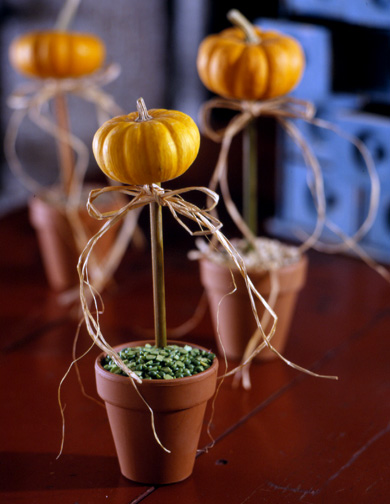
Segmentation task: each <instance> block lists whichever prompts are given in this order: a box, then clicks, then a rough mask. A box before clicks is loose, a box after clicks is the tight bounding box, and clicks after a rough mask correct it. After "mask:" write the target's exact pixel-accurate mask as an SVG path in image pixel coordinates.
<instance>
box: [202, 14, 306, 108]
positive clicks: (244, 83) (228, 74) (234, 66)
mask: <svg viewBox="0 0 390 504" xmlns="http://www.w3.org/2000/svg"><path fill="white" fill-rule="evenodd" d="M227 17H228V19H229V20H230V21H231V22H232V23H234V24H235V25H236V26H235V27H232V28H227V29H226V30H223V31H222V32H221V33H219V34H214V35H209V36H208V37H206V38H205V39H204V40H203V41H202V43H201V44H200V46H199V50H198V57H197V68H198V73H199V77H200V79H201V81H202V82H203V84H204V85H205V86H206V87H207V88H208V89H210V91H213V92H214V93H216V94H218V95H220V96H223V97H224V98H233V99H236V100H264V99H268V98H275V97H278V96H282V95H285V94H287V93H289V92H290V91H291V90H292V89H293V88H294V87H295V86H296V85H297V84H298V83H299V81H300V79H301V77H302V74H303V71H304V67H305V57H304V53H303V50H302V48H301V46H300V44H299V43H298V42H297V41H296V40H295V39H293V38H292V37H289V36H287V35H284V34H280V33H276V32H273V31H262V30H260V29H259V28H257V27H255V26H253V25H252V24H251V23H250V22H249V21H248V20H247V19H246V18H245V17H244V16H243V15H242V14H241V13H240V12H238V11H237V10H235V9H233V10H231V11H229V13H228V16H227Z"/></svg>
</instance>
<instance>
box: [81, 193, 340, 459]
mask: <svg viewBox="0 0 390 504" xmlns="http://www.w3.org/2000/svg"><path fill="white" fill-rule="evenodd" d="M117 191H119V192H121V193H123V194H125V195H127V196H129V197H130V198H131V199H130V201H129V203H127V204H126V205H125V206H124V207H122V208H121V209H119V210H113V211H111V212H104V213H102V212H100V211H99V210H98V209H97V208H96V206H95V205H94V204H93V202H94V201H95V200H96V199H97V198H98V197H99V196H100V195H102V194H104V193H107V192H117ZM191 191H199V192H202V193H204V194H205V195H206V196H207V198H208V200H209V201H211V204H210V205H209V207H208V208H206V209H200V208H199V207H197V206H196V205H194V204H192V203H190V202H188V201H186V200H185V199H184V197H183V196H184V195H185V194H186V193H189V192H191ZM218 199H219V196H218V195H217V194H216V193H215V192H214V191H211V190H210V189H209V188H206V187H187V188H183V189H177V190H165V189H162V188H161V187H160V186H158V185H155V184H153V185H144V186H115V187H105V188H103V189H95V190H93V191H91V193H90V195H89V199H88V204H87V207H88V211H89V213H90V215H91V216H92V217H94V218H96V219H99V220H106V222H105V223H104V224H103V225H102V227H101V228H100V230H99V231H98V232H97V233H96V234H95V236H93V237H92V238H91V239H90V240H89V242H88V243H87V245H86V247H85V248H84V250H83V252H82V253H81V255H80V258H79V262H78V265H77V271H78V274H79V279H80V301H81V307H82V311H83V315H84V321H85V324H86V328H87V331H88V333H89V335H90V337H91V338H92V341H93V344H96V345H97V346H98V347H99V348H100V349H101V350H102V351H103V352H104V353H105V354H107V355H109V356H110V357H111V358H112V359H114V361H115V362H116V363H117V365H118V366H119V367H120V369H122V371H123V372H124V373H125V374H126V375H127V376H128V377H129V378H130V380H131V383H132V385H133V386H134V388H135V390H136V391H137V393H138V395H139V396H140V398H141V400H142V401H143V402H144V404H145V406H146V407H147V408H148V410H149V412H150V415H151V426H152V430H153V434H154V437H155V439H156V441H157V443H158V444H159V445H160V447H161V448H162V449H163V450H165V451H167V452H169V450H167V448H166V447H164V446H163V444H162V443H161V441H160V439H159V437H158V433H157V431H156V427H155V420H154V412H153V409H152V408H151V407H150V405H149V404H148V402H147V401H146V400H145V399H144V397H143V396H142V394H141V392H140V391H139V390H138V387H137V383H140V382H141V379H140V378H139V377H138V376H137V375H136V374H135V373H134V372H133V371H131V370H130V369H129V368H128V367H127V366H126V365H125V364H124V363H123V361H122V360H121V358H120V356H119V354H118V353H117V352H116V351H115V350H114V348H112V347H111V345H110V344H109V343H108V342H107V341H106V339H105V338H104V336H103V333H102V331H101V327H100V322H99V317H100V314H101V313H102V311H103V307H102V306H100V307H99V300H100V301H101V299H100V295H99V293H98V292H96V290H95V288H94V287H93V286H92V285H91V283H90V281H89V275H88V261H89V258H90V255H91V252H92V250H93V248H94V246H95V244H96V243H97V242H98V241H99V239H100V238H101V237H102V236H103V235H104V234H105V233H106V232H107V231H109V229H111V228H112V227H113V226H115V225H116V224H118V222H120V221H121V220H122V219H124V218H126V215H127V214H128V213H129V212H131V211H133V210H138V209H140V208H142V207H144V206H146V205H149V204H151V203H154V202H156V203H157V204H159V205H161V206H165V207H168V209H169V211H170V212H171V214H172V216H173V217H174V219H175V220H176V221H177V222H178V224H180V225H181V226H182V227H183V228H184V229H185V230H186V231H187V232H188V233H189V234H190V235H191V236H210V235H212V236H213V237H215V238H216V240H217V241H218V242H219V244H220V245H221V247H222V248H223V249H224V250H225V251H226V252H227V254H228V255H229V257H230V259H231V260H232V262H233V263H234V264H235V266H236V267H237V269H238V271H239V272H240V274H241V275H242V277H243V279H244V281H245V286H246V289H247V292H248V297H249V302H250V304H251V308H252V312H253V316H254V318H255V320H256V325H257V328H258V330H259V331H260V334H261V335H262V343H261V344H260V345H259V346H258V347H257V348H255V349H254V351H253V353H252V355H251V356H249V358H248V359H247V361H246V362H244V363H242V364H241V365H240V366H239V367H237V368H236V369H235V370H233V371H232V372H230V373H226V374H225V375H224V376H227V375H229V374H231V373H234V372H236V371H237V370H238V369H241V368H242V367H243V366H245V365H246V364H248V363H249V362H250V361H251V359H253V357H254V356H255V355H256V354H257V353H258V352H259V351H261V349H262V348H263V347H264V346H266V347H268V348H269V349H270V350H272V351H273V352H275V354H276V355H277V356H278V357H279V358H280V359H282V360H283V361H284V362H285V363H286V364H288V365H289V366H291V367H292V368H294V369H297V370H300V371H303V372H305V373H307V374H310V375H312V376H317V377H318V376H321V375H318V374H316V373H314V372H312V371H309V370H306V369H304V368H302V367H300V366H298V365H296V364H294V363H292V362H290V361H288V360H287V359H285V358H284V357H283V356H282V355H281V354H280V353H279V352H277V350H276V349H275V348H274V347H273V346H272V343H271V339H272V337H273V335H274V333H275V330H276V324H277V316H276V314H275V313H274V311H273V310H272V308H271V307H270V306H269V305H268V303H267V301H266V300H265V299H264V298H263V297H262V296H261V294H260V293H259V292H258V291H257V290H256V288H255V286H254V285H253V283H252V281H251V279H250V278H249V275H248V272H247V270H246V266H245V263H244V261H243V259H242V258H241V256H240V255H239V253H238V252H237V250H236V249H235V248H234V246H233V245H232V244H231V243H230V241H229V240H228V239H227V238H226V237H225V236H224V235H223V233H222V232H221V227H222V224H221V222H220V221H219V220H218V219H217V218H216V217H215V216H213V215H212V214H211V213H210V212H211V211H212V210H213V209H214V208H215V206H216V205H217V203H218ZM184 219H188V220H189V221H192V222H193V223H195V224H196V226H197V228H198V229H197V230H195V231H193V230H192V229H191V228H190V227H189V226H188V225H187V224H186V222H185V221H184ZM255 298H257V299H258V300H260V302H261V303H262V305H263V306H264V308H265V309H266V311H267V312H268V313H269V315H270V317H272V319H273V323H272V327H271V329H270V331H269V333H268V334H265V332H264V330H263V327H262V324H261V322H260V320H259V316H258V313H257V308H256V304H255ZM224 376H222V377H219V378H223V377H224ZM323 377H325V378H331V379H337V377H335V376H323Z"/></svg>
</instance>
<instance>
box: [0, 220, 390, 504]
mask: <svg viewBox="0 0 390 504" xmlns="http://www.w3.org/2000/svg"><path fill="white" fill-rule="evenodd" d="M0 233H1V234H0V236H1V240H0V257H1V265H0V279H1V280H0V281H1V287H2V288H1V304H0V314H1V321H2V324H1V329H2V330H1V361H0V362H1V365H0V370H1V377H0V379H1V416H0V418H1V426H2V428H1V430H0V432H1V493H0V501H1V502H4V503H28V504H34V503H39V504H45V503H50V504H53V503H56V504H61V503H67V504H75V503H78V504H86V503H87V504H89V503H91V504H92V503H93V504H100V503H115V504H130V503H133V504H134V503H139V502H143V503H145V504H154V503H159V504H168V503H169V504H174V503H180V504H182V503H186V504H191V503H202V504H208V503H210V504H211V503H212V504H217V503H221V504H222V503H223V504H227V503H229V504H243V503H245V504H252V503H253V504H255V503H256V504H257V503H263V502H264V503H278V504H283V503H299V504H301V503H307V504H308V503H312V504H316V503H332V504H336V503H343V504H345V503H348V504H349V503H354V504H356V503H370V504H371V503H372V504H378V503H387V502H390V458H389V452H390V400H389V398H390V364H389V363H390V303H389V301H390V286H389V285H388V284H387V283H386V282H385V281H384V280H383V279H382V278H381V277H379V276H378V275H377V274H376V273H375V272H373V271H372V270H370V269H369V268H368V267H367V266H365V265H363V264H361V263H360V262H358V261H356V260H354V259H351V258H346V257H336V256H326V255H323V254H319V253H314V252H313V253H310V267H309V277H308V281H307V285H306V287H305V288H304V290H303V291H302V293H301V296H300V298H299V303H298V306H297V311H296V316H295V318H294V322H293V327H292V329H291V333H290V339H289V343H288V348H287V349H286V352H285V356H286V357H287V358H288V359H290V360H292V361H293V362H295V363H298V364H300V365H302V366H304V367H306V368H309V369H312V370H315V371H316V372H319V373H324V374H334V375H338V377H339V380H338V381H337V382H334V381H329V380H324V379H316V378H312V377H310V376H307V375H305V374H302V373H300V372H297V371H295V370H293V369H290V368H289V367H287V366H286V365H285V364H283V363H282V362H280V361H275V362H269V363H266V364H256V365H253V366H252V371H251V373H252V374H251V376H252V383H253V387H252V389H251V390H250V391H244V390H242V389H234V388H232V385H231V381H230V380H226V381H225V382H224V384H223V386H222V388H221V390H220V392H219V395H218V397H217V400H216V411H215V415H214V418H213V420H212V425H211V433H212V435H213V437H214V440H215V444H214V446H213V447H212V448H211V449H209V450H208V451H201V452H200V455H199V457H198V458H197V460H196V464H195V470H194V473H193V475H192V476H191V477H190V478H189V479H187V480H186V481H184V482H182V483H179V484H176V485H171V486H166V487H157V488H154V487H148V486H144V485H139V484H135V483H132V482H131V481H128V480H126V479H125V478H124V477H122V476H121V474H120V472H119V469H118V464H117V460H116V456H115V451H114V446H113V442H112V440H111V434H110V431H109V427H108V422H107V419H106V414H105V411H104V409H103V408H102V407H100V406H99V405H98V404H96V403H95V402H93V401H91V400H90V399H88V398H86V397H85V396H84V395H83V394H82V391H81V387H80V384H79V382H78V380H77V376H76V373H75V371H74V369H73V370H72V371H71V372H70V374H69V376H68V377H67V379H66V380H65V382H64V384H63V387H62V399H63V402H64V403H65V404H66V409H65V416H66V429H65V445H64V451H63V454H62V456H61V457H60V458H59V459H58V460H56V456H57V453H58V451H59V448H60V442H61V428H62V427H61V418H60V412H59V407H58V404H57V389H58V385H59V382H60V380H61V378H62V377H63V376H64V374H65V372H66V370H67V368H68V366H69V364H70V362H71V359H72V358H71V355H72V344H73V340H74V336H75V331H76V327H77V313H76V312H75V311H74V310H73V311H72V310H70V309H69V308H68V307H66V306H63V305H61V304H60V302H59V298H58V296H57V295H56V294H55V293H53V292H51V291H50V290H49V289H48V287H47V285H46V280H45V277H44V273H43V269H42V265H41V261H40V255H39V252H38V248H37V244H36V239H35V235H34V233H33V231H32V230H31V228H30V226H29V224H28V220H27V215H26V212H24V211H22V212H19V213H15V214H12V215H10V216H7V217H6V218H3V219H2V221H0ZM148 259H149V258H148V253H146V252H137V251H134V250H130V251H129V254H128V257H127V258H126V261H124V263H123V264H122V266H121V268H120V270H119V271H118V274H117V275H116V284H115V285H112V286H110V288H109V289H108V290H107V291H106V293H105V297H104V300H105V304H106V312H105V314H104V316H103V322H102V325H103V330H104V334H105V336H106V337H107V338H108V339H109V340H110V341H111V342H112V343H120V342H124V341H127V340H131V339H135V338H137V337H139V336H140V335H141V336H145V335H148V330H149V329H151V327H152V324H153V322H152V303H151V278H150V265H149V260H148ZM166 277H167V298H168V301H167V302H168V323H169V325H170V327H173V326H176V325H178V324H180V323H181V322H184V321H185V320H187V319H188V318H189V317H190V316H191V314H192V312H193V310H194V308H195V306H196V304H197V301H198V299H199V297H200V295H201V292H202V289H201V286H200V283H199V275H198V266H197V264H196V263H194V262H190V261H188V260H187V258H186V250H185V248H184V247H183V248H182V249H180V248H178V247H169V246H168V248H167V253H166ZM186 339H187V340H190V341H193V342H197V343H200V344H203V345H205V346H208V347H209V348H214V347H215V344H214V339H213V335H212V329H211V322H210V317H209V315H208V314H206V316H205V317H204V318H203V320H202V321H201V323H200V324H199V325H198V326H197V327H196V328H195V329H194V330H192V332H191V333H190V334H188V336H186ZM88 345H89V339H88V336H87V335H86V333H85V331H83V330H82V332H81V335H80V340H79V345H78V353H81V352H82V351H83V350H84V349H86V348H87V347H88ZM96 355H97V350H95V349H94V350H92V351H91V352H90V353H89V354H88V356H87V357H85V358H84V359H83V360H82V361H81V362H80V372H81V376H82V382H83V384H84V387H85V390H86V392H87V393H88V394H90V395H92V396H94V397H96V392H95V384H94V374H93V368H92V363H93V360H94V358H95V356H96ZM209 415H210V411H208V412H207V417H206V421H207V419H208V418H209ZM209 443H210V439H209V437H208V436H207V433H206V429H204V432H203V433H202V436H201V443H200V448H202V447H205V446H207V445H208V444H209Z"/></svg>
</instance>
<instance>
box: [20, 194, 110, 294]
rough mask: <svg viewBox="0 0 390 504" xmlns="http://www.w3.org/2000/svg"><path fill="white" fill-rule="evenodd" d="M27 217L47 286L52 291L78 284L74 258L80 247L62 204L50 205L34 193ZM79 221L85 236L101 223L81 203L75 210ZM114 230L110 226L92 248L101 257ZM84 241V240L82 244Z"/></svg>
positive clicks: (97, 256) (107, 247)
mask: <svg viewBox="0 0 390 504" xmlns="http://www.w3.org/2000/svg"><path fill="white" fill-rule="evenodd" d="M28 209H29V218H30V223H31V225H32V227H33V228H34V229H35V231H36V235H37V239H38V244H39V249H40V253H41V257H42V262H43V266H44V268H45V273H46V277H47V281H48V284H49V286H50V287H51V288H52V289H53V290H55V291H65V290H67V289H71V288H72V287H75V286H76V285H78V282H79V279H78V275H77V269H76V266H77V261H78V258H79V255H80V249H79V247H77V245H76V241H75V236H74V229H72V226H71V225H70V223H69V219H68V218H67V216H66V213H65V207H64V206H63V205H61V203H60V201H59V202H58V205H54V204H52V203H50V202H48V201H46V200H45V199H43V198H41V197H38V196H36V197H34V198H31V199H30V200H29V204H28ZM78 216H79V219H80V223H81V225H82V227H83V229H84V231H85V233H86V235H87V238H88V239H89V238H90V237H91V236H93V235H94V234H95V233H96V232H97V231H98V230H99V229H100V227H101V225H102V224H101V221H98V220H96V219H93V218H92V217H91V216H90V215H89V214H88V212H87V209H86V207H85V205H80V208H79V210H78ZM115 234H116V230H110V231H109V232H107V233H106V235H105V236H103V237H102V239H101V240H100V241H99V243H98V244H97V245H96V248H95V250H94V254H96V258H97V259H98V260H101V259H102V258H104V257H105V255H106V254H107V253H108V251H109V250H110V247H111V246H112V243H113V241H114V239H115ZM83 245H85V244H83Z"/></svg>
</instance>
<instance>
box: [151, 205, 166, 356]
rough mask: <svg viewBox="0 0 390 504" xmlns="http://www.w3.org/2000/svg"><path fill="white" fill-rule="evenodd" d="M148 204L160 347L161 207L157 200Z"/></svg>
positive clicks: (162, 323) (162, 325) (163, 321)
mask: <svg viewBox="0 0 390 504" xmlns="http://www.w3.org/2000/svg"><path fill="white" fill-rule="evenodd" d="M149 206H150V237H151V247H152V272H153V306H154V335H155V336H154V337H155V344H156V346H157V347H159V348H161V347H165V346H167V327H166V310H165V282H164V245H163V229H162V208H161V205H159V204H158V203H157V202H153V203H150V205H149Z"/></svg>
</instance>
